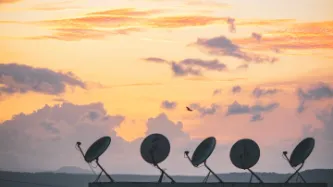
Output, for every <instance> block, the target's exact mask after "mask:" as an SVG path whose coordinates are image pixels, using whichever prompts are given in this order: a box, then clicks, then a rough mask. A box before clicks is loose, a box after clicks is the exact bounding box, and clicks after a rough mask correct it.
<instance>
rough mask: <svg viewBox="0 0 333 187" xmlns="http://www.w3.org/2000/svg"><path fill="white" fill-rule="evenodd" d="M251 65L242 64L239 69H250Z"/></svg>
mask: <svg viewBox="0 0 333 187" xmlns="http://www.w3.org/2000/svg"><path fill="white" fill-rule="evenodd" d="M248 68H249V65H248V64H242V65H239V66H238V67H237V69H248Z"/></svg>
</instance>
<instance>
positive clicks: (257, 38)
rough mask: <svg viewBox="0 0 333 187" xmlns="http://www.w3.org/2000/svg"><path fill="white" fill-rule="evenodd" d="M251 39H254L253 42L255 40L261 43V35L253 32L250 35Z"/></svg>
mask: <svg viewBox="0 0 333 187" xmlns="http://www.w3.org/2000/svg"><path fill="white" fill-rule="evenodd" d="M251 37H252V38H254V39H255V40H257V41H258V42H260V41H261V38H262V35H261V34H259V33H256V32H253V33H252V35H251Z"/></svg>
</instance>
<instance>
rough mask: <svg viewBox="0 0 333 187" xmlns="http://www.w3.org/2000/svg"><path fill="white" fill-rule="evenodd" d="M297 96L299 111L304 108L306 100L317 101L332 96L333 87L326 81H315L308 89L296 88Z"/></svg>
mask: <svg viewBox="0 0 333 187" xmlns="http://www.w3.org/2000/svg"><path fill="white" fill-rule="evenodd" d="M297 96H298V100H299V105H298V108H297V111H298V112H299V113H301V112H303V111H304V110H305V103H306V102H307V101H319V100H323V99H330V98H333V88H331V87H330V85H328V84H326V83H317V84H315V85H312V87H311V88H309V89H308V90H304V89H302V88H299V89H298V90H297Z"/></svg>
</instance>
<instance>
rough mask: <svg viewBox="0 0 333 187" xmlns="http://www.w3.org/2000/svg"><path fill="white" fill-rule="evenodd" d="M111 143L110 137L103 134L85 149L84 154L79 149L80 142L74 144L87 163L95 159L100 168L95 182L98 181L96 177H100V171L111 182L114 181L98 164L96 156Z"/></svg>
mask: <svg viewBox="0 0 333 187" xmlns="http://www.w3.org/2000/svg"><path fill="white" fill-rule="evenodd" d="M110 143H111V137H109V136H104V137H102V138H100V139H98V140H96V141H95V142H94V143H93V144H92V145H91V146H90V147H89V148H88V150H87V152H86V154H84V153H83V151H82V149H81V142H77V143H76V146H77V148H78V149H79V151H80V152H81V154H82V156H83V158H84V160H85V161H86V162H87V163H88V164H89V163H91V162H92V161H95V162H96V164H97V166H98V167H99V168H100V169H101V170H102V171H101V173H100V174H99V175H98V176H97V178H96V180H95V182H97V181H98V179H99V178H100V177H101V175H102V173H105V175H106V176H107V177H108V178H109V179H110V181H111V182H114V180H113V179H112V178H111V176H110V175H109V174H108V173H107V172H106V171H105V170H104V168H103V167H102V166H101V165H100V164H99V162H98V158H99V157H100V156H101V155H102V154H103V153H104V152H105V151H106V150H107V148H108V147H109V145H110Z"/></svg>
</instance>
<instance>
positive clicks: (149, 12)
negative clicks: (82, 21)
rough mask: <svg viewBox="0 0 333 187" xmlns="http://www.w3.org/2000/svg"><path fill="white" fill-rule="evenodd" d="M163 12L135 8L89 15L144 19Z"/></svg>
mask: <svg viewBox="0 0 333 187" xmlns="http://www.w3.org/2000/svg"><path fill="white" fill-rule="evenodd" d="M163 12H164V11H163V10H141V11H140V10H136V9H135V8H122V9H112V10H106V11H99V12H92V13H88V14H87V15H92V16H97V15H98V16H131V17H144V16H152V15H157V14H160V13H163Z"/></svg>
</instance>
